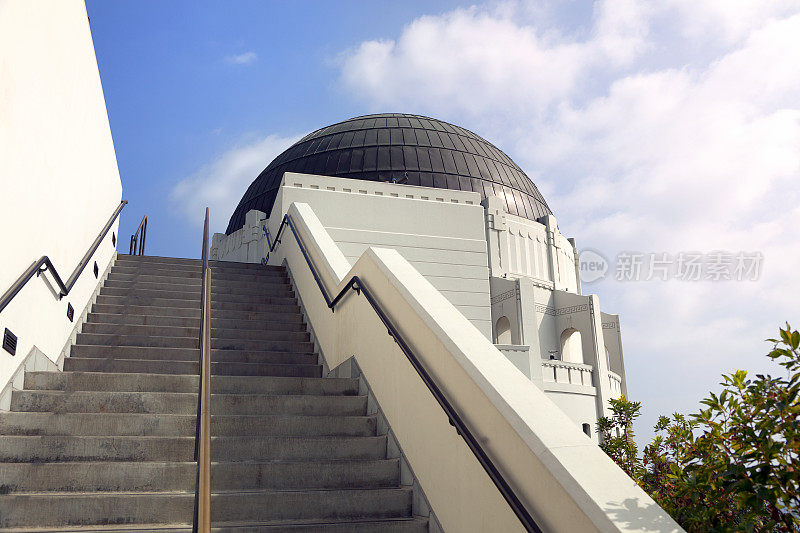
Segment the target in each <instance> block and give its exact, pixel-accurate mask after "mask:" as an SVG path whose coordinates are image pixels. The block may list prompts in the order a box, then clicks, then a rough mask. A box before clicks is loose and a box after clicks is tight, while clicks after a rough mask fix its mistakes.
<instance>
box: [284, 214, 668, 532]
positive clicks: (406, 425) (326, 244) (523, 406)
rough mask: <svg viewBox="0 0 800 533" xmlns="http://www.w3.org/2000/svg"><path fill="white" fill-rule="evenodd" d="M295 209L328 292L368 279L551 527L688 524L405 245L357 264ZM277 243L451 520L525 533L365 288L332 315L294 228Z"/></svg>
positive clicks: (330, 341)
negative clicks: (515, 360)
mask: <svg viewBox="0 0 800 533" xmlns="http://www.w3.org/2000/svg"><path fill="white" fill-rule="evenodd" d="M289 213H290V214H291V216H292V217H293V220H294V222H295V224H296V226H297V228H298V233H299V234H300V236H301V238H302V239H303V241H304V243H305V245H306V247H307V250H308V253H309V255H310V257H311V260H312V261H313V262H314V264H315V265H316V266H317V268H318V271H319V273H320V276H321V278H322V282H323V283H324V284H325V286H327V287H328V290H329V291H330V292H332V293H334V294H335V293H337V292H338V289H339V288H340V286H341V285H342V284H344V283H345V282H346V281H347V280H349V278H350V276H352V275H354V274H355V275H358V276H359V277H360V278H361V279H362V280H363V281H364V282H365V284H366V285H367V286H368V287H369V289H370V291H371V293H372V294H373V296H374V297H375V298H376V300H377V301H379V302H380V303H381V304H382V307H383V309H384V310H385V311H386V312H387V313H388V315H389V317H390V319H391V321H392V323H393V324H395V325H396V326H397V327H398V329H399V331H400V332H401V334H402V335H403V337H404V338H405V340H406V341H407V342H408V343H409V344H410V345H411V346H412V347H413V349H414V352H415V353H416V354H417V356H418V357H420V360H421V363H422V364H423V366H424V367H425V368H426V369H427V370H428V372H430V373H431V374H432V376H433V378H434V380H435V381H436V382H437V383H438V384H439V385H440V387H441V388H442V389H443V390H444V391H446V394H447V395H448V397H449V399H450V401H451V402H452V403H453V404H454V405H455V406H456V408H457V409H458V411H459V413H460V414H461V416H462V417H464V419H465V420H466V421H467V422H468V424H469V426H470V428H471V429H472V431H473V432H474V433H475V434H476V436H477V438H478V440H479V441H481V442H482V443H484V446H485V447H486V451H487V453H488V454H489V455H490V456H491V457H492V458H493V460H494V461H495V462H496V464H497V466H498V468H499V469H500V470H501V471H502V472H504V473H505V476H506V479H508V480H509V481H510V483H511V484H512V486H514V487H515V489H516V493H517V495H518V496H519V497H520V498H521V499H522V501H523V502H524V503H525V505H526V506H528V508H529V509H531V511H532V512H533V513H534V515H535V517H536V519H537V521H538V523H539V525H540V526H541V527H542V528H543V530H545V531H639V530H641V529H648V530H649V531H680V527H679V526H678V525H677V524H676V523H675V522H674V521H673V520H672V519H671V518H669V516H668V515H666V513H664V512H663V510H661V509H660V508H659V507H658V505H656V504H655V502H653V500H652V499H651V498H650V497H649V496H647V494H645V493H644V492H643V491H642V490H641V489H640V488H639V487H638V486H637V485H636V484H635V482H633V480H631V479H630V478H628V477H627V476H626V475H625V474H624V472H622V470H620V469H619V467H617V466H616V465H615V464H614V463H613V461H611V459H609V458H608V456H606V455H605V454H604V453H603V452H602V450H600V449H599V447H598V446H597V445H596V444H595V443H593V442H592V441H591V440H590V439H589V438H587V437H586V436H585V435H584V434H583V433H582V432H581V431H580V429H579V428H577V427H576V426H575V424H574V423H573V422H572V421H571V420H570V419H569V418H568V417H567V416H566V415H565V414H564V413H563V412H562V411H561V410H560V409H559V408H558V407H557V406H556V405H555V404H554V403H553V402H552V401H551V400H549V399H548V398H547V397H546V395H545V394H544V392H542V391H541V390H540V389H539V388H537V387H536V386H535V385H534V384H533V383H532V382H531V381H530V380H529V379H528V378H526V377H525V376H524V375H523V374H522V373H520V372H519V371H517V369H516V368H514V366H513V364H512V363H511V362H509V361H508V360H507V359H506V358H505V357H504V356H503V355H502V354H501V353H500V352H499V351H497V349H496V348H495V347H494V345H492V344H491V341H490V340H488V339H486V338H484V337H483V336H482V334H481V333H480V332H479V331H478V330H477V329H476V328H475V327H474V326H473V325H472V324H470V322H469V321H468V320H467V319H466V318H465V317H464V316H463V315H462V314H461V313H460V312H459V311H458V310H457V309H456V308H455V307H454V306H453V305H452V304H451V303H449V302H448V301H447V299H446V298H444V296H443V295H441V294H440V293H439V292H438V291H437V290H436V289H435V288H434V287H433V286H432V285H431V284H430V283H429V282H428V281H427V280H425V278H424V277H423V276H422V275H421V274H420V273H419V272H417V271H416V269H414V267H413V266H412V265H411V264H410V263H409V262H408V261H406V260H405V259H404V258H403V257H402V256H401V255H400V254H399V253H398V252H396V251H395V250H389V249H381V248H369V249H367V251H366V252H365V253H364V254H362V255H361V257H360V258H359V259H358V261H357V262H356V264H355V265H353V266H352V267H350V265H349V263H348V261H347V260H346V259H345V258H344V256H343V255H342V253H341V251H340V250H339V248H338V246H337V245H336V243H335V242H334V241H333V239H332V238H331V237H330V235H328V233H327V231H326V230H325V228H324V227H323V226H322V224H321V222H320V220H319V219H318V218H317V217H316V216H315V214H314V212H313V210H312V209H311V207H310V206H308V205H307V204H293V205H292V206H291V207H290V210H289ZM277 252H278V254H276V257H274V258H271V261H272V260H274V261H276V264H282V263H283V262H284V261H285V262H286V265H287V267H288V268H289V269H290V271H291V273H292V277H293V278H294V280H295V286H296V287H297V290H298V293H300V296H301V298H302V300H303V303H304V307H305V309H306V311H307V313H308V316H309V319H310V321H311V322H312V324H313V326H314V332H315V334H316V341H317V342H318V343H319V345H320V347H321V350H322V352H323V353H324V354H325V358H326V360H327V362H328V364H329V365H330V367H331V368H335V367H336V366H338V365H339V364H340V363H342V362H344V361H346V360H347V359H348V358H350V357H355V360H356V362H357V363H358V366H359V368H360V369H361V371H362V372H363V374H364V377H365V379H367V380H368V381H369V383H370V388H371V389H372V391H373V392H374V394H375V397H376V400H377V401H378V402H379V403H380V405H381V409H382V411H383V412H384V414H385V416H386V419H387V422H388V424H389V425H390V426H391V428H392V431H393V432H394V434H395V436H396V437H397V440H398V443H399V444H400V446H401V447H402V449H403V451H404V453H405V454H406V456H407V457H408V460H409V463H410V464H411V465H412V467H413V468H414V472H415V473H416V475H417V478H418V480H419V483H420V485H421V487H422V489H423V490H424V491H425V495H426V496H427V498H428V499H429V501H430V504H431V506H432V508H433V509H434V510H435V511H436V515H437V518H438V519H439V521H440V523H441V525H442V527H443V529H444V530H446V531H490V530H491V531H520V530H521V529H522V528H521V524H520V523H519V522H518V520H517V519H516V516H515V515H514V513H513V512H512V511H511V509H510V508H509V507H508V505H507V504H506V502H505V501H504V499H503V498H502V496H501V495H500V493H499V491H498V490H497V489H496V488H495V486H494V484H493V483H492V481H491V480H490V479H489V477H488V476H487V474H486V472H485V471H484V470H483V468H482V467H481V466H480V464H479V463H478V461H477V460H476V458H475V456H474V455H473V454H472V453H471V452H470V450H469V448H468V447H467V446H466V444H465V442H464V441H463V440H462V439H461V437H460V436H459V435H458V434H457V433H456V431H455V430H454V428H453V427H452V426H451V425H450V424H449V423H448V420H447V416H446V415H445V414H444V412H443V411H442V410H441V408H440V406H439V405H438V403H437V402H436V400H435V399H434V397H433V396H432V394H431V393H430V392H429V391H428V389H427V388H426V386H425V385H424V384H423V382H422V381H421V379H420V378H419V376H418V375H417V373H416V371H415V370H414V369H413V367H412V366H411V364H410V363H409V361H408V360H407V358H406V357H405V355H404V354H403V353H402V352H401V351H400V350H399V348H398V346H397V345H396V344H395V342H394V341H393V340H392V338H391V337H390V336H389V335H387V332H386V328H385V327H384V326H383V324H382V323H381V322H380V319H379V318H378V317H377V315H376V314H375V313H374V311H373V310H372V308H371V307H370V305H369V303H368V302H367V300H366V298H364V297H363V296H359V295H357V294H355V293H352V292H351V293H349V294H348V296H347V297H345V298H344V299H343V300H342V302H341V303H340V305H339V306H337V309H336V312H335V313H331V311H330V310H329V309H328V308H327V305H326V304H325V302H324V300H323V299H322V296H321V294H320V293H319V289H318V288H317V285H316V282H315V281H314V278H313V277H312V275H311V273H310V271H309V269H308V266H307V265H306V262H305V259H304V257H303V255H302V253H301V252H300V250H299V248H298V246H297V244H296V242H295V241H294V238H293V237H292V236H291V234H288V235H287V237H286V239H285V240H284V241H283V244H282V245H281V246H280V247H279V248H278V249H277Z"/></svg>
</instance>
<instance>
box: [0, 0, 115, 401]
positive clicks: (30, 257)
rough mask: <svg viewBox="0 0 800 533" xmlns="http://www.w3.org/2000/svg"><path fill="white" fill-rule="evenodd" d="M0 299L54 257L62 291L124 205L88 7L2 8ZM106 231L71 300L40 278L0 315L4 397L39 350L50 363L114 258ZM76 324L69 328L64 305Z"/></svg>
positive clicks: (73, 1) (76, 0)
mask: <svg viewBox="0 0 800 533" xmlns="http://www.w3.org/2000/svg"><path fill="white" fill-rule="evenodd" d="M0 50H3V54H2V57H0V244H1V246H0V248H1V249H2V251H1V252H0V254H1V255H2V261H0V292H5V291H6V290H7V289H8V288H9V287H10V286H11V285H12V283H14V281H15V280H16V279H17V278H18V277H19V276H20V274H22V273H23V272H24V271H25V269H26V268H28V267H29V266H30V265H31V263H33V262H34V261H36V260H38V259H39V258H40V257H41V256H42V255H47V256H49V257H50V259H51V261H52V262H53V265H54V266H55V267H56V269H58V271H59V274H60V275H61V277H62V279H64V280H65V281H66V278H67V277H69V275H70V274H71V272H72V270H73V269H74V268H75V267H76V265H77V264H78V263H79V262H80V260H81V258H82V257H83V255H84V254H85V253H86V250H87V249H88V248H89V246H90V245H91V244H92V242H93V241H94V239H95V238H96V237H97V234H98V232H99V231H100V230H101V228H102V227H103V225H104V224H105V223H106V221H107V220H108V218H109V217H110V216H111V214H112V213H113V211H114V209H115V208H116V207H117V205H118V204H119V202H120V199H121V195H122V184H121V182H120V177H119V170H118V168H117V161H116V155H115V152H114V144H113V141H112V138H111V130H110V127H109V122H108V115H107V113H106V106H105V99H104V97H103V90H102V87H101V83H100V75H99V71H98V67H97V61H96V58H95V53H94V45H93V43H92V36H91V32H90V28H89V21H88V17H87V13H86V8H85V6H84V3H83V2H82V1H80V0H69V1H63V2H4V3H2V4H0ZM112 231H113V232H114V233H115V234H118V227H117V224H115V225H114V227H113V228H111V231H109V232H108V235H107V237H106V239H105V241H104V242H103V243H101V245H100V248H99V249H98V250H97V252H96V253H95V255H94V257H93V258H92V262H90V263H89V265H88V266H87V267H86V269H85V270H84V271H83V274H82V275H81V276H80V278H78V282H77V283H76V285H75V286H74V288H73V289H72V292H71V293H70V295H69V296H68V297H66V298H63V299H61V300H58V298H57V297H56V294H57V292H58V291H57V289H56V284H55V282H54V281H53V279H52V278H51V277H50V274H49V273H46V274H44V275H42V276H40V277H36V278H33V279H32V280H31V281H29V282H28V284H27V285H26V286H25V287H24V288H23V289H22V291H21V292H20V293H19V294H18V295H17V296H16V297H15V298H14V300H13V301H12V302H11V304H10V305H9V306H8V307H6V308H5V309H4V310H3V311H2V312H1V313H0V335H2V334H3V331H4V330H5V328H8V329H9V330H10V331H12V332H13V333H14V334H15V335H16V336H17V337H18V344H17V350H16V355H13V356H12V355H11V354H10V353H8V352H7V351H5V350H0V389H2V388H4V387H5V386H6V385H7V384H8V382H9V380H10V379H11V377H12V376H13V375H14V374H15V372H16V371H17V370H18V369H19V367H20V365H21V364H22V363H23V361H24V360H25V358H26V356H27V355H28V354H29V353H32V351H33V350H34V348H36V349H37V350H38V351H39V352H40V353H41V354H44V356H45V357H46V358H47V359H48V360H49V361H52V362H53V363H56V362H57V361H58V358H59V356H60V354H61V352H62V347H63V346H64V344H65V342H66V341H67V340H68V339H69V337H70V335H71V334H72V332H73V330H74V328H75V325H76V322H77V321H78V320H79V318H80V315H81V312H82V311H83V310H84V308H85V307H86V304H87V303H88V302H89V301H90V299H91V297H92V294H93V293H94V292H95V290H96V288H97V286H98V285H99V282H100V279H96V278H95V276H94V275H93V272H92V270H93V266H94V265H93V261H97V264H98V271H99V275H100V276H102V274H103V272H105V271H106V269H107V267H108V265H109V263H110V262H111V260H112V258H113V256H114V252H115V250H114V245H112V243H111V240H112V239H111V237H112ZM68 304H71V305H72V307H73V309H74V319H73V321H70V320H69V319H68V318H67V305H68Z"/></svg>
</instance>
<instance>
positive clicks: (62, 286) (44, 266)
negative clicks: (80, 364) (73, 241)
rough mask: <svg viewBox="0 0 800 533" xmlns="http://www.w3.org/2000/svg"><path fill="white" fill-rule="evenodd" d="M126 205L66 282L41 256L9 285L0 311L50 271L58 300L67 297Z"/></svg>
mask: <svg viewBox="0 0 800 533" xmlns="http://www.w3.org/2000/svg"><path fill="white" fill-rule="evenodd" d="M127 203H128V201H127V200H122V201H121V202H120V203H119V205H118V206H117V208H116V209H115V210H114V212H113V213H112V214H111V218H109V219H108V222H106V225H105V226H103V229H101V230H100V233H99V234H98V235H97V238H96V239H95V240H94V242H93V243H92V245H91V246H90V247H89V250H87V251H86V254H84V256H83V259H81V262H80V263H78V266H76V267H75V270H73V271H72V274H70V276H69V278H67V282H66V283H64V282H63V281H62V280H61V276H60V275H59V274H58V270H56V267H54V266H53V263H52V262H51V261H50V258H49V257H48V256H46V255H43V256H42V257H41V258H39V260H38V261H34V262H33V263H32V264H31V266H29V267H28V268H27V269H26V270H25V272H23V273H22V275H21V276H20V277H19V278H17V280H16V281H15V282H14V283H13V284H12V285H11V287H10V288H9V289H8V290H7V291H6V292H5V294H3V296H2V297H0V311H2V310H3V309H5V308H6V306H7V305H8V304H9V303H11V300H13V299H14V297H15V296H16V295H17V294H18V293H19V291H21V290H22V288H23V287H24V286H25V285H26V284H27V283H28V282H29V281H30V280H31V279H33V277H34V276H37V277H38V276H40V275H41V274H43V273H44V272H47V271H48V270H49V271H50V274H51V275H52V276H53V279H54V280H55V282H56V284H57V285H58V289H59V293H58V299H59V300H61V298H63V297H64V296H67V295H68V294H69V292H70V291H71V290H72V287H74V286H75V282H76V281H78V277H80V275H81V273H82V272H83V269H84V268H86V265H88V264H89V260H90V259H91V258H92V255H94V253H95V252H96V251H97V248H98V247H99V246H100V243H101V242H103V238H104V237H105V236H106V235H107V234H108V230H109V229H111V226H112V225H113V224H114V221H115V220H116V219H117V217H118V216H119V213H120V211H122V208H123V207H125V205H126V204H127Z"/></svg>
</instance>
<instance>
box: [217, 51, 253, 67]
mask: <svg viewBox="0 0 800 533" xmlns="http://www.w3.org/2000/svg"><path fill="white" fill-rule="evenodd" d="M257 60H258V54H256V53H255V52H253V51H250V52H245V53H243V54H239V55H232V56H228V57H226V58H225V61H227V62H228V63H233V64H234V65H249V64H251V63H255V62H256V61H257Z"/></svg>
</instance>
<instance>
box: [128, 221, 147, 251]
mask: <svg viewBox="0 0 800 533" xmlns="http://www.w3.org/2000/svg"><path fill="white" fill-rule="evenodd" d="M140 232H141V235H142V236H141V239H142V240H141V242H140V241H139V233H140ZM146 238H147V215H145V216H143V217H142V221H141V222H139V227H138V228H136V233H134V234H133V235H131V249H130V254H131V255H137V250H136V248H137V246H136V245H137V244H138V245H139V246H138V248H139V250H138V255H144V241H145V239H146Z"/></svg>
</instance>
